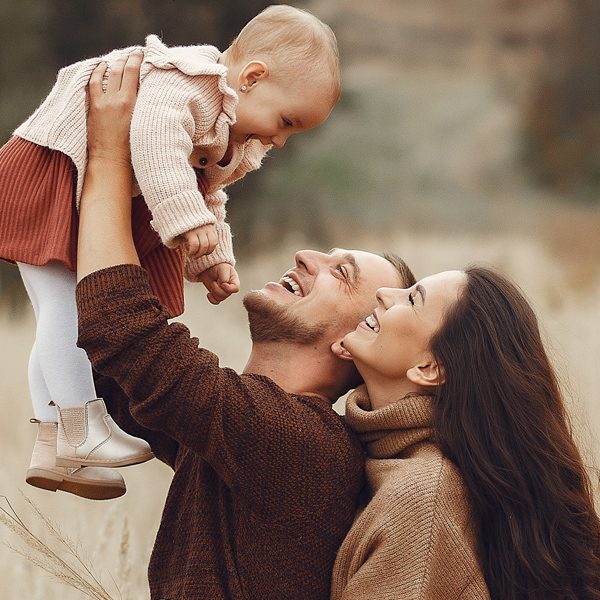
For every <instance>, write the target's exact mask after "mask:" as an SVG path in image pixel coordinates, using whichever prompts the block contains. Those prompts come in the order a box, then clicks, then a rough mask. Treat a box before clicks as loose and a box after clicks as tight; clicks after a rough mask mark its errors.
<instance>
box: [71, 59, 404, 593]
mask: <svg viewBox="0 0 600 600" xmlns="http://www.w3.org/2000/svg"><path fill="white" fill-rule="evenodd" d="M137 65H139V60H138V59H137V58H135V57H130V59H129V60H128V64H127V65H126V68H125V71H124V70H123V65H122V64H121V65H114V66H111V67H112V68H111V73H110V78H113V85H109V86H108V87H107V92H106V94H103V93H102V88H101V84H100V82H101V79H102V73H99V72H95V74H94V75H93V76H92V80H91V82H90V105H91V109H90V120H89V132H88V139H89V144H90V149H89V162H88V167H87V175H86V181H85V186H84V195H83V198H82V202H81V213H80V231H79V247H78V277H79V279H80V283H79V285H78V289H77V303H78V311H79V321H80V324H79V345H80V346H81V347H83V348H84V349H85V350H86V351H87V353H88V356H89V358H90V360H91V362H92V364H93V366H94V368H95V370H96V371H97V372H98V374H99V377H98V381H97V383H98V391H102V393H103V395H105V397H106V398H107V399H109V398H110V400H111V401H110V402H109V406H110V412H111V414H112V415H113V417H114V418H115V419H116V420H117V421H118V423H119V424H120V426H121V427H123V428H124V429H126V430H127V431H129V432H130V433H132V434H134V435H138V436H140V437H143V438H145V439H146V440H147V441H148V442H149V443H150V445H151V447H152V450H153V451H154V453H155V455H156V456H157V457H158V458H159V459H161V460H163V461H164V462H166V463H167V464H169V465H170V466H171V467H172V468H173V469H174V476H173V482H172V484H171V487H170V490H169V494H168V497H167V501H166V504H165V509H164V512H163V516H162V521H161V525H160V529H159V532H158V535H157V539H156V543H155V546H154V550H153V553H152V558H151V561H150V567H149V580H150V589H151V594H152V598H153V599H158V598H170V599H175V598H177V599H180V598H190V599H192V598H193V599H201V598H202V599H204V598H206V599H211V600H213V599H221V598H223V599H225V598H232V599H245V600H249V599H256V600H270V599H273V600H275V599H277V600H283V599H294V600H301V599H305V598H306V599H311V600H312V599H326V598H328V597H329V585H330V573H331V569H332V566H333V562H334V559H335V553H336V550H337V548H338V546H339V544H340V543H341V541H342V539H343V536H344V534H345V533H346V531H347V530H348V528H349V527H350V525H351V523H352V519H353V516H354V509H355V502H356V498H357V495H358V492H359V489H360V486H361V484H362V452H361V449H360V447H359V445H358V444H357V443H356V441H355V439H354V438H353V437H352V434H351V433H350V431H349V430H348V429H347V428H346V426H345V425H344V423H343V421H342V419H341V418H340V417H339V416H338V415H336V413H334V411H332V410H331V404H332V402H334V401H335V400H336V399H337V398H338V397H339V396H340V395H341V394H343V393H344V392H346V391H347V390H348V389H349V388H350V387H352V386H353V385H355V384H356V383H357V373H356V371H355V369H354V366H353V364H352V363H351V362H350V361H348V360H346V359H345V358H344V357H345V354H344V352H343V348H342V346H341V340H342V338H343V336H344V335H345V334H346V333H347V332H348V331H349V330H351V329H354V328H355V327H356V325H357V324H358V323H359V321H361V320H363V319H364V318H365V316H366V315H368V314H369V313H370V312H371V310H372V308H373V306H374V303H375V291H376V289H377V288H378V287H381V286H394V287H398V286H406V285H410V284H412V274H411V273H410V270H409V269H408V268H407V267H406V266H405V265H404V264H403V263H402V262H401V261H398V262H394V261H392V260H388V259H386V258H384V257H381V256H377V255H374V254H370V253H368V252H361V251H346V250H341V249H334V250H332V251H331V252H329V253H327V254H324V253H321V252H314V251H308V250H307V251H302V252H298V253H297V254H296V256H295V265H294V266H293V267H292V268H291V269H290V270H289V271H287V272H286V273H285V274H284V275H283V276H282V277H281V278H280V279H279V280H278V281H273V282H270V283H267V284H266V285H265V286H264V287H263V288H262V289H261V290H257V291H254V292H250V293H249V294H248V295H247V296H246V297H245V299H244V303H245V306H246V308H247V310H248V315H249V321H250V331H251V335H252V341H253V347H252V353H251V355H250V358H249V360H248V363H247V365H246V368H245V369H244V373H243V374H242V375H238V374H237V373H235V372H234V371H232V370H231V369H227V368H220V367H219V365H218V359H217V357H216V356H214V355H213V354H212V353H210V352H209V351H207V350H204V349H202V348H199V347H198V343H197V340H195V339H193V338H190V335H189V332H188V330H187V329H186V328H185V327H184V326H183V325H182V324H180V323H171V324H169V323H168V315H167V313H166V311H165V310H164V308H163V307H161V306H160V304H159V302H158V300H157V299H156V298H155V296H154V295H153V294H152V292H151V289H150V288H149V285H148V279H147V276H146V273H145V271H143V270H142V269H141V268H140V267H139V260H138V257H137V254H136V251H135V246H134V245H133V240H132V237H131V199H130V198H129V195H130V194H129V190H130V189H131V170H130V168H129V167H128V144H127V135H126V132H127V125H128V119H129V115H130V112H131V108H132V106H133V103H134V101H135V84H136V81H137V79H136V77H137V74H136V66H137ZM123 72H125V74H124V75H123ZM121 77H122V81H121ZM115 81H117V82H120V90H118V88H119V85H116V86H115V85H114V82H115ZM115 88H116V89H117V90H118V91H114V90H115ZM398 268H399V270H398Z"/></svg>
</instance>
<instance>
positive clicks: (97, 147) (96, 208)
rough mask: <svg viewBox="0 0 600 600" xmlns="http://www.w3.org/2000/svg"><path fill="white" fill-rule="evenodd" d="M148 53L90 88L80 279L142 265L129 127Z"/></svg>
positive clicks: (122, 63)
mask: <svg viewBox="0 0 600 600" xmlns="http://www.w3.org/2000/svg"><path fill="white" fill-rule="evenodd" d="M141 63H142V53H141V52H133V53H132V54H130V55H129V56H128V57H127V58H126V59H122V60H119V61H115V62H114V63H111V65H110V73H109V75H108V79H107V85H106V91H104V90H103V88H102V81H103V79H104V74H105V72H106V69H107V65H106V63H103V64H101V65H99V66H98V67H96V68H95V69H94V71H93V73H92V76H91V78H90V82H89V86H88V87H89V91H88V93H89V102H90V106H89V111H88V120H87V131H88V163H87V168H86V171H85V180H84V182H83V192H82V195H81V205H80V210H79V239H78V244H77V279H78V280H80V279H82V278H83V277H85V276H86V275H89V274H90V273H92V272H94V271H99V270H100V269H105V268H107V267H112V266H114V265H120V264H135V265H139V264H140V263H139V258H138V255H137V251H136V248H135V245H134V243H133V238H132V235H131V181H132V170H131V163H130V162H129V126H130V123H131V115H132V113H133V108H134V106H135V100H136V97H137V88H138V81H139V76H140V65H141Z"/></svg>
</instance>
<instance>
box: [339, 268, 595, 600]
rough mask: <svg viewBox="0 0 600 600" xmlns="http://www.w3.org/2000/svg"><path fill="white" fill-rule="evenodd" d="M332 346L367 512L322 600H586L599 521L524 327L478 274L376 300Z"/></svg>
mask: <svg viewBox="0 0 600 600" xmlns="http://www.w3.org/2000/svg"><path fill="white" fill-rule="evenodd" d="M377 300H378V306H377V308H376V309H375V311H374V313H373V314H372V315H370V316H369V317H367V319H366V321H364V322H362V323H361V324H360V325H359V326H358V327H357V328H356V330H355V331H353V332H351V333H349V334H348V335H347V336H346V337H345V339H344V343H343V346H344V347H343V348H339V349H338V352H339V353H340V355H346V357H350V356H352V358H353V360H354V361H355V363H356V365H357V367H358V369H359V371H360V372H361V374H362V375H363V378H364V381H365V384H366V385H365V386H363V388H360V389H359V390H357V391H356V392H355V393H354V394H353V395H352V396H351V397H350V398H349V400H348V403H347V410H346V415H347V420H348V422H349V424H350V425H351V427H352V428H353V429H354V430H355V431H356V432H357V433H358V434H359V435H360V436H361V438H362V441H363V442H364V444H365V445H366V448H367V452H368V455H369V459H368V461H367V480H368V485H367V488H366V490H365V493H366V494H367V495H368V498H367V499H370V502H369V504H367V506H366V507H365V508H364V509H363V510H362V512H360V513H359V515H358V516H357V518H356V520H355V523H354V525H353V527H352V529H351V531H350V533H349V534H348V536H347V537H346V539H345V541H344V543H343V544H342V546H341V548H340V551H339V553H338V557H337V560H336V564H335V568H334V573H333V582H332V599H333V600H340V599H343V600H354V599H357V600H358V599H364V600H366V599H371V598H377V599H378V600H385V599H392V598H393V599H413V598H414V599H417V598H423V599H425V598H427V599H440V600H453V599H458V598H461V599H484V598H492V599H493V600H517V599H528V600H529V599H531V600H533V599H536V600H537V599H539V600H542V599H543V600H553V599H556V600H558V599H560V600H566V599H572V600H575V599H577V600H582V599H600V521H599V519H598V516H597V514H596V512H595V510H594V504H593V499H592V492H591V489H590V482H589V479H588V477H587V475H586V472H585V469H584V466H583V463H582V460H581V457H580V455H579V452H578V451H577V448H576V446H575V444H574V442H573V439H572V436H571V431H570V428H569V424H568V418H567V414H566V412H565V408H564V405H563V400H562V397H561V393H560V390H559V387H558V384H557V379H556V375H555V373H554V371H553V369H552V366H551V365H550V363H549V360H548V358H547V356H546V353H545V351H544V347H543V344H542V341H541V338H540V333H539V330H538V325H537V321H536V317H535V315H534V313H533V311H532V310H531V307H530V306H529V305H528V303H527V301H526V300H525V299H524V297H523V296H522V294H521V293H520V292H519V290H518V289H517V288H516V287H515V286H514V285H513V284H512V283H510V282H509V281H507V280H506V279H505V278H504V277H502V276H500V275H498V274H497V273H494V272H493V271H490V270H488V269H484V268H480V267H472V268H469V269H467V270H466V271H465V272H460V271H450V272H445V273H439V274H437V275H434V276H432V277H427V278H425V279H423V280H422V281H421V282H419V283H418V284H416V285H415V286H413V287H412V288H409V289H406V290H399V289H387V288H385V289H381V290H379V291H378V293H377Z"/></svg>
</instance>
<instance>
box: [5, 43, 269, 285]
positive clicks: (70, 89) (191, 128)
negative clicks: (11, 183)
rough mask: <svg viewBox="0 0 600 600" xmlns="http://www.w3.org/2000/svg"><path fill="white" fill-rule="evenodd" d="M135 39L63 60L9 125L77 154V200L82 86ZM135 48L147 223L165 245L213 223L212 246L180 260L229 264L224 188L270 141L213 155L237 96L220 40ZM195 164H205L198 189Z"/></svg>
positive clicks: (137, 142)
mask: <svg viewBox="0 0 600 600" xmlns="http://www.w3.org/2000/svg"><path fill="white" fill-rule="evenodd" d="M135 49H136V47H130V48H124V49H120V50H113V51H112V52H110V53H109V54H107V55H105V56H101V57H96V58H90V59H86V60H83V61H80V62H78V63H75V64H73V65H70V66H68V67H65V68H64V69H61V70H60V71H59V74H58V78H57V81H56V84H55V85H54V87H53V88H52V90H51V92H50V94H49V95H48V97H47V98H46V99H45V100H44V102H43V103H42V104H41V106H40V107H39V108H38V109H37V110H36V111H35V112H34V113H33V115H31V116H30V117H29V118H28V119H27V120H26V121H25V122H24V123H23V124H22V125H21V126H19V127H18V128H17V129H16V131H15V135H17V136H19V137H21V138H24V139H26V140H29V141H30V142H34V143H36V144H39V145H40V146H45V147H48V148H51V149H52V150H59V151H60V152H63V153H64V154H66V155H67V156H69V157H70V158H71V159H72V160H73V163H74V164H75V167H76V168H77V188H76V198H77V206H79V199H80V198H81V190H82V188H83V180H84V173H85V168H86V164H87V130H86V114H87V105H86V86H87V83H88V81H89V78H90V75H91V72H92V71H93V69H94V68H95V67H96V66H97V65H98V64H99V63H100V62H101V61H106V62H108V63H109V65H110V63H111V62H112V61H114V60H116V59H117V58H119V57H121V56H124V55H127V54H129V53H131V52H132V51H133V50H135ZM141 49H142V50H143V51H144V61H143V63H142V68H141V74H140V82H141V83H140V91H139V95H138V99H137V103H136V107H135V111H134V114H133V119H132V124H131V159H132V163H133V168H134V172H135V177H136V180H137V184H139V190H141V192H142V194H143V195H144V199H145V200H146V203H147V204H148V207H149V208H150V211H151V212H152V217H153V220H152V226H153V227H154V229H156V231H157V232H158V233H159V235H160V237H161V239H162V241H163V243H165V244H166V245H171V244H172V242H173V239H174V238H175V237H177V236H178V235H179V234H181V233H184V232H186V231H189V230H191V229H194V228H195V227H199V226H201V225H206V224H209V223H214V224H216V226H217V231H218V235H219V245H218V247H217V249H216V250H215V251H214V252H213V253H212V254H210V255H208V256H203V257H201V258H200V259H198V260H196V261H190V262H189V263H188V264H187V265H186V277H187V278H188V279H190V280H192V281H196V280H197V279H198V277H197V275H198V274H199V273H201V272H202V271H204V270H206V269H207V268H209V267H211V266H212V265H214V264H218V263H221V262H229V263H231V264H234V257H233V250H232V244H231V233H230V231H229V226H228V224H227V223H226V222H225V202H226V200H227V196H226V194H225V192H224V190H223V188H224V187H225V186H226V185H228V184H230V183H232V182H234V181H236V180H238V179H240V178H242V177H243V176H244V175H245V174H246V173H247V172H248V171H251V170H254V169H257V168H259V167H260V164H261V161H262V159H263V157H264V155H265V153H266V152H267V150H268V149H269V146H263V144H261V143H260V141H258V140H250V141H248V142H246V143H245V144H234V145H233V148H232V149H233V155H232V158H231V160H230V161H229V163H228V164H227V165H225V166H220V165H219V164H218V162H219V161H220V160H221V159H222V158H223V155H224V154H225V151H226V149H227V145H228V142H229V126H230V125H231V124H233V123H234V122H235V111H236V108H237V103H238V96H237V94H236V92H235V91H234V90H233V89H231V88H230V87H229V86H228V85H227V68H226V67H225V66H224V65H221V64H219V63H218V60H219V57H220V56H221V54H220V52H219V50H218V49H217V48H215V47H214V46H186V47H172V48H168V47H167V46H165V45H164V44H163V43H162V42H161V41H160V39H159V38H158V37H157V36H155V35H150V36H148V38H147V39H146V45H145V46H144V47H142V48H141ZM194 167H196V168H202V169H203V170H204V178H205V179H206V181H207V192H206V194H205V196H204V197H203V196H202V194H201V192H200V191H199V190H198V182H197V178H196V173H195V172H194ZM139 190H138V189H134V190H133V192H132V193H133V194H134V195H135V194H136V193H139Z"/></svg>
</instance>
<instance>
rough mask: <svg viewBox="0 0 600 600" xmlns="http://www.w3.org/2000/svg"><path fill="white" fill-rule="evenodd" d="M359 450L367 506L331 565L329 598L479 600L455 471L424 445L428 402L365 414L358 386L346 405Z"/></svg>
mask: <svg viewBox="0 0 600 600" xmlns="http://www.w3.org/2000/svg"><path fill="white" fill-rule="evenodd" d="M346 419H347V422H348V424H349V425H350V427H351V428H352V429H354V431H355V432H357V433H358V434H359V436H360V437H361V440H362V442H363V443H364V444H365V446H366V449H367V453H368V458H367V465H366V476H367V490H366V492H367V494H368V498H369V499H370V502H369V503H368V504H367V505H366V507H364V508H363V509H362V510H361V511H359V513H358V514H357V516H356V519H355V521H354V524H353V526H352V528H351V530H350V532H349V533H348V535H347V536H346V539H345V540H344V542H343V544H342V546H341V548H340V550H339V552H338V556H337V559H336V562H335V567H334V572H333V579H332V592H331V598H332V600H342V599H343V600H417V599H418V600H458V599H459V598H460V599H461V600H484V599H488V598H489V594H488V591H487V587H486V585H485V582H484V579H483V576H482V573H481V570H480V567H479V564H478V561H477V556H476V551H475V547H476V540H475V533H474V531H473V527H472V524H471V518H470V511H469V502H468V499H467V495H466V490H465V488H464V484H463V482H462V478H461V476H460V473H459V472H458V470H457V468H456V467H455V465H454V464H453V463H452V462H450V461H449V460H448V459H447V458H445V457H444V456H443V455H442V453H441V451H440V450H439V448H438V447H437V446H436V445H435V444H434V443H433V442H432V440H431V429H430V424H431V397H429V396H406V397H404V398H402V399H401V400H399V401H398V402H396V403H395V404H391V405H388V406H386V407H384V408H382V409H378V410H371V409H370V402H369V398H368V396H367V393H366V390H365V388H364V387H362V388H359V389H358V390H357V391H356V392H354V394H352V395H351V396H350V398H349V399H348V401H347V403H346Z"/></svg>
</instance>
